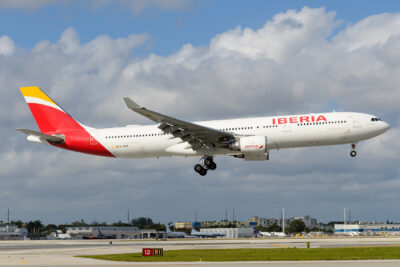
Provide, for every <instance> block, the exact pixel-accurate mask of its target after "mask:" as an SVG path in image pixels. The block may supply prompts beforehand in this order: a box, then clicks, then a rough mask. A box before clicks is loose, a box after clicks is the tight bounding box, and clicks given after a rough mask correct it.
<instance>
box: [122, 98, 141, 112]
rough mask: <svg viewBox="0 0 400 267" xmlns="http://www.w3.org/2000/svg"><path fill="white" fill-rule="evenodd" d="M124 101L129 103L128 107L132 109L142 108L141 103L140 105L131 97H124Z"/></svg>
mask: <svg viewBox="0 0 400 267" xmlns="http://www.w3.org/2000/svg"><path fill="white" fill-rule="evenodd" d="M124 101H125V104H126V105H127V107H128V108H130V109H133V110H135V109H138V108H141V106H140V105H138V104H137V103H135V102H134V101H133V100H132V99H130V98H129V97H124Z"/></svg>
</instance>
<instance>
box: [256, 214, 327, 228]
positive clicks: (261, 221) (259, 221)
mask: <svg viewBox="0 0 400 267" xmlns="http://www.w3.org/2000/svg"><path fill="white" fill-rule="evenodd" d="M293 220H300V221H303V222H304V224H305V226H306V227H307V228H308V229H312V228H314V227H318V228H319V227H320V224H318V223H317V219H315V218H312V217H311V216H310V215H305V216H296V217H293V218H287V219H285V227H286V228H287V227H289V225H290V223H291V222H292V221H293ZM249 222H254V223H256V226H261V227H269V226H271V225H274V224H276V225H278V226H280V227H282V218H259V217H258V216H253V217H251V219H250V220H249Z"/></svg>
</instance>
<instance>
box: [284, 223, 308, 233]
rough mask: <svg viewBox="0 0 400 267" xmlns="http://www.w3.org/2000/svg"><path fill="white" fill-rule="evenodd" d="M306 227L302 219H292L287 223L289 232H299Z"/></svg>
mask: <svg viewBox="0 0 400 267" xmlns="http://www.w3.org/2000/svg"><path fill="white" fill-rule="evenodd" d="M305 229H306V225H305V224H304V222H303V221H302V220H293V221H291V222H290V225H289V229H288V231H289V233H301V232H304V230H305Z"/></svg>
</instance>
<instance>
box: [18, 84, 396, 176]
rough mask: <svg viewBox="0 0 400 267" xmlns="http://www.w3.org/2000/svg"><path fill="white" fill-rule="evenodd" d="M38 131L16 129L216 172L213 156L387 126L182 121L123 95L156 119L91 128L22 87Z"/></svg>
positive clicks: (45, 140)
mask: <svg viewBox="0 0 400 267" xmlns="http://www.w3.org/2000/svg"><path fill="white" fill-rule="evenodd" d="M20 90H21V92H22V95H23V96H24V98H25V100H26V102H27V104H28V106H29V108H30V110H31V112H32V114H33V117H34V118H35V120H36V123H37V124H38V126H39V129H40V132H38V131H33V130H27V129H15V130H16V131H19V132H22V133H24V134H26V135H27V140H28V141H31V142H36V143H40V144H49V145H52V146H55V147H58V148H63V149H67V150H72V151H76V152H82V153H87V154H92V155H97V156H105V157H113V158H151V157H156V158H158V157H171V156H184V157H189V156H193V157H201V158H200V161H199V163H198V164H196V165H195V166H194V170H195V171H196V172H197V173H199V174H200V175H202V176H204V175H206V174H207V172H208V171H210V170H215V169H216V168H217V165H216V164H215V162H214V157H216V156H233V157H235V158H241V159H244V160H248V161H262V160H268V159H269V155H270V151H271V150H279V149H283V148H295V147H309V146H326V145H340V144H351V148H352V150H351V151H350V156H351V157H355V156H356V154H357V153H356V150H355V148H356V144H357V143H358V142H360V141H362V140H367V139H370V138H373V137H376V136H378V135H380V134H382V133H384V132H386V131H387V130H388V129H389V128H390V126H389V124H388V123H386V122H384V121H382V120H381V119H380V118H378V117H377V116H374V115H369V114H364V113H355V112H331V113H310V114H303V115H287V116H284V115H279V116H272V117H255V118H245V119H229V120H213V121H199V122H186V121H183V120H179V119H176V118H173V117H169V116H166V115H163V114H160V113H157V112H155V111H152V110H150V109H147V108H145V107H142V106H140V105H138V104H137V103H135V102H134V101H133V100H131V99H130V98H129V97H125V98H124V101H125V104H126V105H127V107H128V108H129V109H131V110H133V111H134V112H136V113H139V114H140V115H143V116H145V117H147V118H149V119H150V120H152V121H154V122H156V123H157V125H146V126H138V125H128V126H125V127H118V128H105V129H95V128H92V127H88V126H86V125H84V124H82V123H79V122H77V121H76V120H75V119H73V118H72V117H71V116H70V115H69V114H68V113H66V112H65V111H64V110H63V109H62V108H61V107H60V106H59V105H58V104H57V103H56V102H54V101H53V100H52V99H51V98H50V97H48V96H47V95H46V94H45V93H44V92H43V91H42V90H41V89H40V88H39V87H36V86H33V87H21V88H20Z"/></svg>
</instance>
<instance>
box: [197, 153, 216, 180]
mask: <svg viewBox="0 0 400 267" xmlns="http://www.w3.org/2000/svg"><path fill="white" fill-rule="evenodd" d="M216 168H217V164H215V162H214V159H213V157H210V156H204V157H202V158H201V159H200V163H199V164H196V165H194V171H195V172H197V173H198V174H200V175H201V176H204V175H206V174H207V171H208V170H212V171H213V170H215V169H216Z"/></svg>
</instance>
